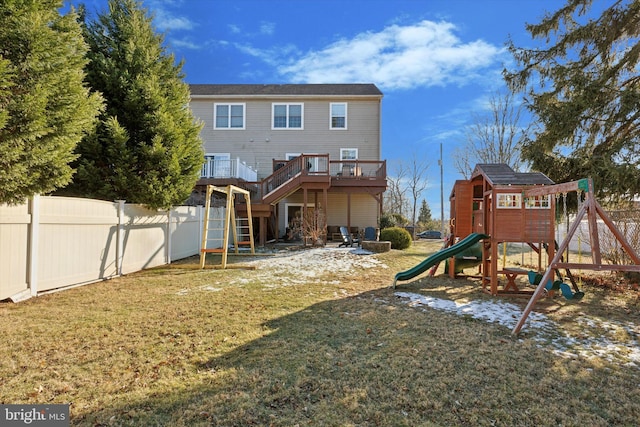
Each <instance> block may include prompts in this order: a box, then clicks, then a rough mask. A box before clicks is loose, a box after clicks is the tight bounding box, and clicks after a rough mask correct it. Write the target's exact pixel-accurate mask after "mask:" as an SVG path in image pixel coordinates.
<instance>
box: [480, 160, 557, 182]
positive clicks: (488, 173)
mask: <svg viewBox="0 0 640 427" xmlns="http://www.w3.org/2000/svg"><path fill="white" fill-rule="evenodd" d="M478 176H483V177H484V179H486V180H487V182H489V183H490V184H491V185H552V184H555V183H554V182H553V181H552V180H551V179H549V177H547V176H546V175H545V174H543V173H542V172H516V171H514V170H513V169H511V167H510V166H509V165H506V164H504V163H480V164H477V165H476V167H475V169H474V171H473V174H472V175H471V179H472V180H473V179H475V178H477V177H478Z"/></svg>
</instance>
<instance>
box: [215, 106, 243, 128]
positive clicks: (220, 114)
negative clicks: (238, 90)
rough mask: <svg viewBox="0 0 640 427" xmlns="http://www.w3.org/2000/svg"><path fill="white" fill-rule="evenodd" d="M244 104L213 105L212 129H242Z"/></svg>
mask: <svg viewBox="0 0 640 427" xmlns="http://www.w3.org/2000/svg"><path fill="white" fill-rule="evenodd" d="M244 110H245V105H244V104H215V113H214V114H215V116H216V117H215V121H214V123H215V124H214V129H244Z"/></svg>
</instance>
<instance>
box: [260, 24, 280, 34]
mask: <svg viewBox="0 0 640 427" xmlns="http://www.w3.org/2000/svg"><path fill="white" fill-rule="evenodd" d="M275 31H276V24H274V23H273V22H263V23H261V24H260V34H262V35H266V36H270V35H272V34H273V33H274V32H275Z"/></svg>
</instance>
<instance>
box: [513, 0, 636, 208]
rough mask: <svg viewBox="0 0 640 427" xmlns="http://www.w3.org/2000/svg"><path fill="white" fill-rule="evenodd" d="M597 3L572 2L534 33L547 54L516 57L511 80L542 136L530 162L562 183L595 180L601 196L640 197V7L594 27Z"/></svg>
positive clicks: (527, 149)
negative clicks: (592, 10)
mask: <svg viewBox="0 0 640 427" xmlns="http://www.w3.org/2000/svg"><path fill="white" fill-rule="evenodd" d="M591 3H592V2H591V0H567V3H566V4H565V5H564V6H563V7H562V8H561V9H559V10H558V11H556V12H554V13H551V14H548V15H546V16H545V17H544V18H543V19H542V21H541V22H540V23H539V24H536V25H528V26H527V30H528V31H529V33H530V34H531V36H532V37H533V38H534V39H539V40H541V43H542V47H540V48H519V47H516V46H514V45H513V43H512V42H510V43H509V50H510V51H511V53H512V54H513V56H514V58H515V59H516V61H517V63H518V66H519V69H516V70H513V71H511V72H505V77H506V79H507V82H508V83H509V85H510V87H511V88H512V90H514V91H523V92H526V93H527V98H528V99H529V102H530V109H531V111H532V112H533V113H534V114H535V115H537V117H538V119H539V122H540V123H539V124H540V129H539V130H538V131H537V132H534V134H533V136H532V137H531V138H529V139H527V140H525V142H524V145H523V148H522V154H523V157H525V158H526V159H528V160H530V161H531V162H532V167H533V169H535V170H540V171H543V172H544V173H546V174H547V175H548V176H549V177H550V178H551V179H553V180H555V181H556V182H565V181H571V180H575V179H579V178H584V177H592V178H593V179H594V183H595V187H596V190H597V192H598V196H599V197H602V196H609V197H610V198H611V199H614V200H615V199H619V198H623V199H624V198H629V197H632V196H633V195H634V194H638V193H640V144H639V143H638V141H639V139H640V78H639V77H640V76H639V75H638V66H639V60H640V43H639V42H638V40H639V38H640V2H638V1H637V0H617V1H614V2H612V4H611V6H609V7H608V8H607V9H605V10H604V11H603V12H602V14H601V15H600V16H599V17H596V18H595V19H588V18H587V16H586V15H588V14H589V13H590V8H591Z"/></svg>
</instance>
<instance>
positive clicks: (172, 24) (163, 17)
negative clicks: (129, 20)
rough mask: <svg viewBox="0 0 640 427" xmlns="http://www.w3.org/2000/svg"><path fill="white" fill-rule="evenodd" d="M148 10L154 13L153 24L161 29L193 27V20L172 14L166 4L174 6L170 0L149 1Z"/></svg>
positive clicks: (190, 28)
mask: <svg viewBox="0 0 640 427" xmlns="http://www.w3.org/2000/svg"><path fill="white" fill-rule="evenodd" d="M149 4H150V5H151V6H150V10H152V13H153V15H154V20H153V24H154V25H155V26H156V28H158V29H159V30H161V31H170V30H192V29H193V28H194V27H195V24H194V23H193V21H191V20H190V19H188V18H185V17H184V16H178V15H174V14H173V13H172V12H170V11H169V10H168V9H167V6H175V4H174V3H172V2H167V1H164V2H153V1H152V2H150V3H149Z"/></svg>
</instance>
